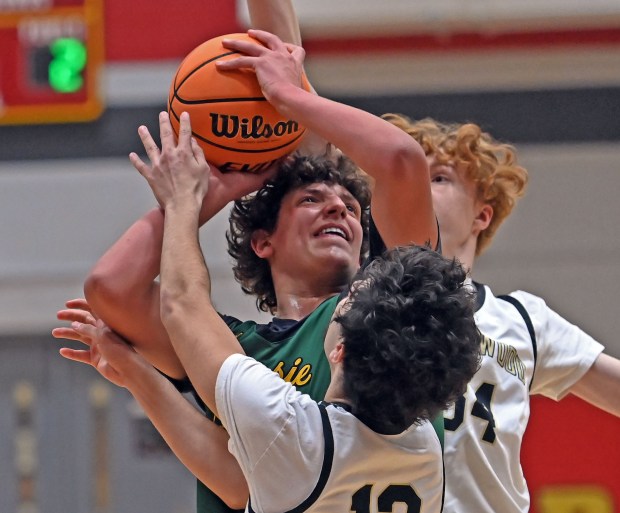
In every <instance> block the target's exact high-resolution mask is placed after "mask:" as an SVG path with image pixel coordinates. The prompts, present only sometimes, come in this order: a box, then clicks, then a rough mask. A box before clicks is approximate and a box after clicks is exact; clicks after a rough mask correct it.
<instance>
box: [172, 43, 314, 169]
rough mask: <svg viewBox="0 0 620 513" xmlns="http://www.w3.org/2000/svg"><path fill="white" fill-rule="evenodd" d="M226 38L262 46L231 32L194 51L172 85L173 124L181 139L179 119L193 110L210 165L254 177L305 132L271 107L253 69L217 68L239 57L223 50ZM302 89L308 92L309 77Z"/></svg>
mask: <svg viewBox="0 0 620 513" xmlns="http://www.w3.org/2000/svg"><path fill="white" fill-rule="evenodd" d="M225 38H228V39H245V40H247V41H251V42H253V43H255V44H261V43H260V42H258V41H257V40H255V39H253V38H251V37H249V36H248V35H247V34H228V35H225V36H220V37H216V38H214V39H210V40H209V41H207V42H205V43H202V44H201V45H200V46H198V47H197V48H195V49H194V50H193V51H192V52H190V53H189V55H187V57H185V59H184V60H183V62H182V63H181V65H180V66H179V69H178V70H177V72H176V75H175V77H174V80H173V81H172V84H171V86H170V94H169V98H168V112H169V114H170V121H171V123H172V128H173V130H174V131H175V133H176V134H177V135H178V131H179V117H180V115H181V113H182V112H183V111H187V112H189V115H190V120H191V123H192V132H193V135H194V137H195V138H196V140H197V141H198V143H199V144H200V145H201V147H202V149H203V150H204V152H205V155H206V157H207V160H208V161H209V162H211V163H212V164H215V165H216V166H218V167H219V168H220V169H221V170H222V171H245V172H253V173H256V172H259V171H261V170H263V169H265V168H266V167H268V166H269V165H270V164H271V163H272V162H273V161H275V160H277V159H279V158H280V157H283V156H284V155H287V154H288V153H290V152H292V151H293V150H294V149H295V148H296V146H297V145H298V144H299V142H300V140H301V137H302V135H303V134H304V131H305V129H304V128H303V127H302V126H300V125H299V123H297V122H296V121H294V120H292V119H286V118H284V117H282V116H281V115H280V114H279V113H278V112H277V111H276V110H275V109H274V108H273V107H272V106H271V104H270V103H269V102H268V101H267V100H266V99H265V97H264V96H263V94H262V92H261V88H260V86H259V84H258V80H257V78H256V74H255V73H254V71H252V70H230V71H219V70H218V69H217V68H216V66H215V62H216V61H218V60H221V59H233V58H235V57H237V56H238V55H239V54H238V53H237V52H232V51H230V50H227V49H226V48H224V47H223V46H222V44H221V41H222V39H225ZM304 87H305V89H306V90H309V84H308V82H307V81H306V80H305V77H304Z"/></svg>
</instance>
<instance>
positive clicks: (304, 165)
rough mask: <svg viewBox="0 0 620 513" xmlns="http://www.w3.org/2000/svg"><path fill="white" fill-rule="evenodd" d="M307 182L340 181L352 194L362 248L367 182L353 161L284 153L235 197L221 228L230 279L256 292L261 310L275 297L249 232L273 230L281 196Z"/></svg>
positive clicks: (268, 307) (274, 304)
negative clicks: (274, 169) (266, 176)
mask: <svg viewBox="0 0 620 513" xmlns="http://www.w3.org/2000/svg"><path fill="white" fill-rule="evenodd" d="M313 183H328V184H334V185H341V186H343V187H344V188H345V189H347V190H348V191H349V192H350V193H351V194H352V195H353V196H354V197H355V199H357V201H358V202H359V203H360V206H361V207H362V228H363V230H364V242H363V244H362V254H364V253H365V252H366V248H367V246H368V242H367V232H368V229H367V228H368V207H369V205H370V186H369V184H368V181H367V179H366V178H365V177H364V176H363V175H362V174H360V172H359V169H358V168H357V166H356V165H355V164H354V163H353V162H352V161H351V160H350V159H348V158H346V157H342V156H341V157H339V158H338V159H337V160H336V161H332V160H330V159H327V158H320V159H319V158H313V157H308V156H301V155H293V156H291V157H289V158H288V159H287V160H285V161H284V162H283V164H282V165H281V167H280V169H279V170H278V173H277V174H276V176H275V177H274V178H273V179H271V180H270V181H268V182H267V183H265V185H264V186H263V187H262V188H261V189H259V190H258V191H257V192H256V193H255V194H253V195H251V196H247V197H245V198H242V199H240V200H238V201H235V203H234V205H233V208H232V211H231V213H230V218H229V230H228V231H227V233H226V240H227V241H228V254H229V255H230V256H231V257H232V258H233V260H234V264H233V273H234V276H235V279H236V280H237V281H238V282H239V283H240V284H241V289H242V290H243V292H245V293H246V294H252V295H256V296H257V299H256V306H257V308H258V309H259V310H262V311H263V312H271V313H273V312H274V311H275V310H276V308H277V298H276V294H275V290H274V286H273V279H272V276H271V269H270V267H269V263H268V262H267V261H266V260H264V259H262V258H259V257H258V256H257V255H256V253H254V250H253V249H252V245H251V240H252V234H253V233H254V232H255V231H256V230H265V231H266V232H267V233H273V231H274V230H275V229H276V225H277V222H278V214H279V212H280V207H281V205H282V199H283V198H284V196H285V195H286V194H288V193H289V192H291V191H293V190H296V189H299V188H300V187H304V186H306V185H309V184H313Z"/></svg>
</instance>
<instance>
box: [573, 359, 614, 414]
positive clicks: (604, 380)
mask: <svg viewBox="0 0 620 513" xmlns="http://www.w3.org/2000/svg"><path fill="white" fill-rule="evenodd" d="M570 391H571V393H572V394H574V395H576V396H577V397H579V398H581V399H583V400H584V401H587V402H589V403H590V404H592V405H594V406H596V407H598V408H600V409H601V410H605V411H606V412H608V413H611V414H612V415H615V416H616V417H620V360H618V359H616V358H613V357H611V356H609V355H607V354H604V353H601V355H599V357H598V358H597V359H596V361H595V362H594V364H593V365H592V367H591V368H590V370H589V371H588V372H587V373H586V374H585V375H584V376H583V377H582V378H581V379H580V380H579V381H578V382H577V383H575V384H574V385H573V387H572V388H571V390H570Z"/></svg>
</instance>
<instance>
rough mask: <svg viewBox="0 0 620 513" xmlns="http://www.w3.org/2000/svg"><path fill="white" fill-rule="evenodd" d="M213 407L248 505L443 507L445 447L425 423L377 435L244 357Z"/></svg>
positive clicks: (232, 365) (260, 508)
mask: <svg viewBox="0 0 620 513" xmlns="http://www.w3.org/2000/svg"><path fill="white" fill-rule="evenodd" d="M216 403H217V410H218V413H219V417H220V418H221V420H222V424H223V425H224V427H225V428H226V429H227V431H228V433H229V434H230V441H229V450H230V452H231V453H232V454H233V455H234V456H235V457H236V458H237V460H238V461H239V463H240V465H241V468H242V470H243V473H244V475H245V477H246V480H247V482H248V485H249V489H250V502H249V503H248V506H247V509H246V511H255V512H260V513H272V512H273V513H276V512H277V513H282V512H285V511H295V512H302V511H309V512H313V513H319V512H320V513H334V512H335V511H356V512H359V513H376V512H378V511H392V505H395V504H397V503H398V505H397V508H398V507H402V506H406V507H407V509H406V511H408V512H409V513H418V512H422V513H439V512H440V511H441V504H442V495H443V462H442V455H441V446H440V443H439V439H438V438H437V434H436V433H435V430H434V429H433V427H432V425H431V424H430V423H429V422H424V423H422V424H421V425H419V426H412V427H411V428H409V429H408V430H406V431H405V432H403V433H400V434H398V435H381V434H378V433H376V432H374V431H372V430H371V429H369V428H368V427H367V426H366V425H365V424H363V423H362V422H360V421H359V420H358V419H357V418H356V417H355V416H354V415H352V414H351V413H349V412H347V411H346V410H345V409H344V408H342V407H341V406H337V405H334V404H329V403H316V402H315V401H313V400H312V399H311V398H310V397H309V396H307V395H304V394H301V393H300V392H298V391H297V390H296V389H295V388H294V387H293V386H292V385H291V384H290V383H287V382H285V381H284V380H282V379H280V377H279V376H278V375H277V374H275V373H274V372H272V371H270V370H269V369H268V368H267V367H265V366H264V365H262V364H261V363H258V362H256V361H255V360H253V359H252V358H249V357H247V356H242V355H232V356H230V357H229V358H228V359H227V360H226V361H225V362H224V364H223V365H222V368H221V370H220V372H219V374H218V377H217V384H216Z"/></svg>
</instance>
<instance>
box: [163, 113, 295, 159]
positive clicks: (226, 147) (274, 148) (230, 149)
mask: <svg viewBox="0 0 620 513" xmlns="http://www.w3.org/2000/svg"><path fill="white" fill-rule="evenodd" d="M175 117H176V114H175ZM305 131H306V130H305V129H303V130H301V131H300V132H299V135H298V136H297V137H295V138H294V139H291V140H290V141H288V142H286V143H284V144H281V145H280V146H271V147H269V148H263V149H260V150H246V149H239V148H233V147H231V146H224V145H223V144H217V143H215V142H213V141H210V140H209V139H206V138H205V137H203V136H202V135H198V134H197V133H195V132H192V135H193V136H194V137H196V138H197V139H200V140H201V141H204V142H206V143H207V144H210V145H211V146H215V147H216V148H220V149H222V150H229V151H232V152H235V153H267V152H270V151H275V150H280V149H282V148H286V147H287V146H290V145H291V144H293V143H294V142H295V141H297V139H299V138H300V137H301V136H302V135H303V134H304V132H305ZM207 160H209V159H208V155H207Z"/></svg>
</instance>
